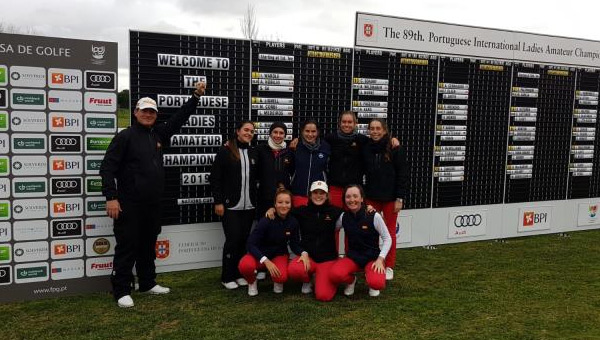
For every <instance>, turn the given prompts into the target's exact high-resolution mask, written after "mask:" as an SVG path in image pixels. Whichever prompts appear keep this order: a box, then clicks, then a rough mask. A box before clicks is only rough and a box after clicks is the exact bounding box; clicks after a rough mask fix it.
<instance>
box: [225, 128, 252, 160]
mask: <svg viewBox="0 0 600 340" xmlns="http://www.w3.org/2000/svg"><path fill="white" fill-rule="evenodd" d="M246 124H252V126H254V123H253V122H252V121H250V120H242V121H241V122H239V123H238V125H236V127H235V132H234V133H233V137H231V138H230V139H229V140H228V141H227V148H228V149H229V151H231V157H233V159H235V160H236V161H239V160H240V149H239V148H238V138H237V132H238V131H240V130H241V129H242V127H243V126H244V125H246Z"/></svg>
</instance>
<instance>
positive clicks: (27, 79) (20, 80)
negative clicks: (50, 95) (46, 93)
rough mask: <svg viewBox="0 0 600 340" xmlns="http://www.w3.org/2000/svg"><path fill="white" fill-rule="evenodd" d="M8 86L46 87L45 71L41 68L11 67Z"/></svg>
mask: <svg viewBox="0 0 600 340" xmlns="http://www.w3.org/2000/svg"><path fill="white" fill-rule="evenodd" d="M10 84H11V85H12V86H15V87H44V86H46V69H44V68H43V67H31V66H11V67H10Z"/></svg>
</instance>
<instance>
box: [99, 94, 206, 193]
mask: <svg viewBox="0 0 600 340" xmlns="http://www.w3.org/2000/svg"><path fill="white" fill-rule="evenodd" d="M197 105H198V99H197V98H196V97H195V96H192V97H191V98H190V99H189V100H188V101H187V102H186V103H185V104H184V105H183V106H182V107H181V108H180V109H179V110H178V111H177V112H176V113H175V114H174V115H172V116H171V117H170V118H169V119H168V120H167V121H166V122H164V123H158V124H155V125H154V126H153V127H152V128H147V127H145V126H143V125H141V124H139V123H138V122H137V121H134V123H133V124H132V125H131V126H130V127H129V128H127V129H125V130H123V131H121V132H120V133H118V134H117V135H116V136H115V138H113V140H112V141H111V143H110V145H109V146H108V149H107V150H106V154H105V155H104V159H103V160H102V165H101V166H100V176H102V194H103V195H104V196H105V197H106V199H107V200H112V199H118V200H119V201H121V202H144V203H159V202H160V200H161V198H162V196H163V192H164V187H165V171H164V168H163V148H164V146H166V145H168V144H169V138H170V137H171V136H172V135H173V134H174V133H176V132H177V131H178V130H179V129H180V128H181V126H182V125H183V124H184V123H185V122H186V121H187V119H188V118H189V116H190V115H191V114H192V113H193V112H195V110H196V106H197Z"/></svg>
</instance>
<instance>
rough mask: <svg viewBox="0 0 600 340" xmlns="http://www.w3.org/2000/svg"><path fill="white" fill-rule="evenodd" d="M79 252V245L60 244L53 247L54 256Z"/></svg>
mask: <svg viewBox="0 0 600 340" xmlns="http://www.w3.org/2000/svg"><path fill="white" fill-rule="evenodd" d="M79 252H81V245H79V244H66V243H60V244H55V245H54V255H67V254H71V253H79Z"/></svg>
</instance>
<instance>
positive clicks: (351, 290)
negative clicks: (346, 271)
mask: <svg viewBox="0 0 600 340" xmlns="http://www.w3.org/2000/svg"><path fill="white" fill-rule="evenodd" d="M354 286H356V276H355V277H354V281H352V283H351V284H349V285H347V286H346V288H344V295H346V296H350V295H352V294H354Z"/></svg>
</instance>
